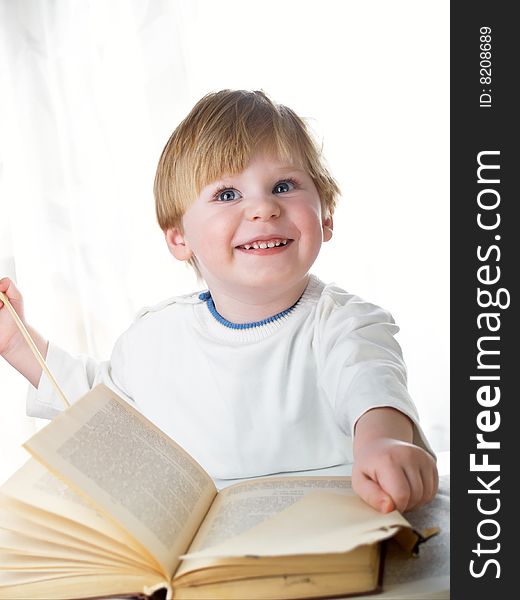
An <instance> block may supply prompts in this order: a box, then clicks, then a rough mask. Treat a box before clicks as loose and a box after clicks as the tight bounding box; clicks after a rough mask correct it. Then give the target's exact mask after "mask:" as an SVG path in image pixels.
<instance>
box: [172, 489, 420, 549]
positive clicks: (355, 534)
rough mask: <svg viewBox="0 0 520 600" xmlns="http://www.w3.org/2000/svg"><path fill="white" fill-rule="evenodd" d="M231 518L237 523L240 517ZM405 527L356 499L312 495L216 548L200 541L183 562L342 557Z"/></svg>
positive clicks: (399, 520)
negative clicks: (315, 556) (188, 560)
mask: <svg viewBox="0 0 520 600" xmlns="http://www.w3.org/2000/svg"><path fill="white" fill-rule="evenodd" d="M221 510H222V509H221ZM211 516H213V515H212V514H211V515H208V517H211ZM236 518H237V519H240V518H241V517H240V514H237V516H236ZM216 519H218V513H217V516H216ZM243 519H244V517H242V520H243ZM245 520H246V521H247V520H248V518H247V517H246V518H245ZM206 521H208V519H206ZM214 522H215V521H213V523H214ZM409 526H410V525H409V523H408V522H407V521H406V519H404V517H403V516H402V515H400V514H399V513H398V512H397V511H393V512H391V513H387V514H381V513H379V512H378V511H376V510H375V509H373V508H372V507H370V506H369V505H368V504H366V503H365V502H364V501H363V500H361V499H360V498H359V497H357V496H356V495H353V494H345V493H337V492H331V491H330V490H327V491H314V492H312V493H307V494H305V496H304V497H303V498H301V499H300V500H298V501H297V502H293V503H291V504H290V505H289V506H288V507H287V508H285V509H283V510H281V511H278V512H276V514H273V515H271V516H270V517H269V518H267V519H264V520H262V522H260V523H259V524H257V525H255V526H254V527H252V528H249V529H247V530H244V531H243V532H242V533H240V534H239V535H235V536H233V537H230V538H229V537H228V538H227V539H224V541H221V542H220V543H219V544H217V545H211V546H209V545H208V544H207V543H205V541H203V542H202V546H203V547H202V549H201V550H199V551H194V548H193V547H192V548H191V549H190V552H189V554H188V555H187V558H188V559H189V558H190V557H191V558H202V557H229V556H284V555H285V556H287V555H298V554H331V553H337V552H348V551H350V550H352V549H354V548H356V547H357V546H360V545H362V544H372V543H375V542H377V541H381V540H383V539H385V538H388V537H391V536H392V535H394V533H396V532H397V530H398V528H399V527H409ZM206 540H207V538H206ZM185 557H186V556H185ZM185 557H183V558H185Z"/></svg>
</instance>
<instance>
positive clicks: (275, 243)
mask: <svg viewBox="0 0 520 600" xmlns="http://www.w3.org/2000/svg"><path fill="white" fill-rule="evenodd" d="M291 242H292V240H291V239H282V238H273V239H272V240H259V241H254V242H248V243H247V244H242V245H241V246H237V250H246V251H252V250H269V249H271V248H280V247H282V248H284V247H286V246H288V245H289V244H290V243H291Z"/></svg>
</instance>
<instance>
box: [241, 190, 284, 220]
mask: <svg viewBox="0 0 520 600" xmlns="http://www.w3.org/2000/svg"><path fill="white" fill-rule="evenodd" d="M279 216H280V205H279V203H278V199H277V198H276V197H275V196H273V195H265V196H262V197H258V198H256V199H255V200H253V201H251V204H250V205H249V206H248V208H247V218H248V219H250V220H251V221H268V220H269V219H272V218H276V217H279Z"/></svg>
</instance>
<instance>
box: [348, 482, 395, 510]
mask: <svg viewBox="0 0 520 600" xmlns="http://www.w3.org/2000/svg"><path fill="white" fill-rule="evenodd" d="M355 491H356V493H357V495H358V496H360V497H361V498H363V500H364V501H365V502H366V503H367V504H370V506H372V507H373V508H375V509H376V510H378V511H379V512H382V513H388V512H391V511H392V510H394V508H395V506H394V503H393V502H392V499H391V498H390V496H389V495H388V494H386V493H385V492H384V491H383V490H382V489H381V487H380V486H379V484H378V483H376V482H375V481H373V480H372V479H370V477H367V475H365V474H364V473H359V474H358V476H357V477H356V485H355Z"/></svg>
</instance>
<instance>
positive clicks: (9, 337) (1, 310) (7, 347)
mask: <svg viewBox="0 0 520 600" xmlns="http://www.w3.org/2000/svg"><path fill="white" fill-rule="evenodd" d="M0 292H4V294H5V295H6V296H7V297H8V298H9V301H10V302H11V304H12V305H13V308H14V309H15V311H16V312H17V313H18V316H19V317H20V319H21V320H22V322H24V325H25V319H24V312H23V298H22V294H21V293H20V292H19V291H18V289H17V287H16V286H15V285H14V283H13V282H12V281H11V280H10V279H9V278H8V277H4V278H3V279H0ZM24 343H25V341H24V339H23V337H22V335H21V334H20V332H19V330H18V327H17V326H16V323H15V322H14V319H13V317H12V315H11V314H10V313H9V311H8V310H7V308H6V307H5V306H4V303H3V302H2V300H0V356H6V355H7V354H9V353H10V352H12V351H13V350H15V349H16V347H17V346H18V345H19V344H24Z"/></svg>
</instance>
